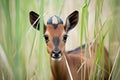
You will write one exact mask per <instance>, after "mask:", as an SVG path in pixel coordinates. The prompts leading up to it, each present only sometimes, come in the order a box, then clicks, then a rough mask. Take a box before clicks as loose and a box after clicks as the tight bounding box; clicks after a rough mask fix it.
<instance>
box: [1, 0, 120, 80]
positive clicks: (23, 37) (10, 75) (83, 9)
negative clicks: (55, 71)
mask: <svg viewBox="0 0 120 80" xmlns="http://www.w3.org/2000/svg"><path fill="white" fill-rule="evenodd" d="M74 10H78V11H79V15H80V17H79V23H78V25H77V27H76V28H75V29H74V30H73V31H72V32H71V33H69V39H68V42H67V45H66V49H67V50H71V49H74V48H76V47H77V46H80V45H81V44H83V43H88V42H91V41H100V42H101V39H102V40H103V41H104V45H105V46H106V47H107V49H108V51H109V54H110V57H111V59H112V62H113V68H112V72H111V73H112V75H113V76H112V80H120V62H119V61H120V26H119V25H120V0H0V80H49V79H50V76H51V72H50V63H49V55H48V54H47V52H46V49H45V44H44V40H43V36H42V31H43V28H42V27H41V31H40V32H39V31H36V30H34V29H33V28H32V26H31V25H30V22H29V12H30V11H35V12H36V13H38V14H40V16H41V18H44V22H45V23H46V21H47V19H48V18H49V17H50V16H52V15H58V16H60V17H61V18H62V19H63V21H65V19H66V17H67V16H68V15H69V14H70V13H71V12H73V11H74ZM41 23H43V19H41ZM41 26H42V24H41ZM103 38H104V39H103ZM101 44H102V43H101ZM68 45H69V46H68Z"/></svg>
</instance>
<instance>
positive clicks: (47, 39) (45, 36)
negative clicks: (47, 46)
mask: <svg viewBox="0 0 120 80" xmlns="http://www.w3.org/2000/svg"><path fill="white" fill-rule="evenodd" d="M44 38H45V41H46V43H47V42H48V41H49V37H48V35H44Z"/></svg>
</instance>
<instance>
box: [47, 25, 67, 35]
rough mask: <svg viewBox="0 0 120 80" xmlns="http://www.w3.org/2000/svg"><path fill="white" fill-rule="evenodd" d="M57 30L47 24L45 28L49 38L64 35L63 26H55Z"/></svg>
mask: <svg viewBox="0 0 120 80" xmlns="http://www.w3.org/2000/svg"><path fill="white" fill-rule="evenodd" d="M56 26H57V28H54V24H48V25H47V26H46V32H48V33H49V34H50V35H51V36H61V35H62V34H64V33H65V30H64V25H63V24H56Z"/></svg>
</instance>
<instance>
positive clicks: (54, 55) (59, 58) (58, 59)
mask: <svg viewBox="0 0 120 80" xmlns="http://www.w3.org/2000/svg"><path fill="white" fill-rule="evenodd" d="M51 59H52V60H53V61H60V60H61V59H62V55H61V53H59V54H55V53H52V54H51Z"/></svg>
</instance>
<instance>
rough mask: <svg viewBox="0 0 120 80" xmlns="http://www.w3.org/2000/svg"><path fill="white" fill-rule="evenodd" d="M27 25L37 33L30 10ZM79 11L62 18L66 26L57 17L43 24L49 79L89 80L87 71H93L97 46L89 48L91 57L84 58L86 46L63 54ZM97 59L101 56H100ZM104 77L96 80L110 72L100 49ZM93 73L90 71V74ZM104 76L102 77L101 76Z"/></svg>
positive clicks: (106, 56)
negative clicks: (50, 73) (48, 61)
mask: <svg viewBox="0 0 120 80" xmlns="http://www.w3.org/2000/svg"><path fill="white" fill-rule="evenodd" d="M29 16H30V23H31V24H32V26H33V27H34V28H35V29H37V30H39V29H40V23H39V20H40V19H39V15H38V14H37V13H35V12H33V11H31V12H30V13H29ZM78 20H79V12H78V11H74V12H73V13H71V14H70V15H69V16H68V17H67V18H66V23H65V24H63V21H62V20H61V18H60V17H58V16H52V17H50V18H49V19H48V21H47V24H44V39H45V41H46V46H47V51H48V53H49V55H50V66H51V71H52V80H90V79H91V78H90V75H92V74H91V71H94V68H95V67H94V66H95V63H94V60H95V57H96V51H97V48H98V46H96V47H95V46H94V45H93V46H91V48H90V53H91V56H89V57H86V55H85V54H86V50H85V47H86V45H83V46H82V47H78V48H76V49H74V50H71V51H68V52H66V50H65V44H66V41H67V38H68V32H69V31H70V30H72V29H73V28H74V27H75V26H76V25H77V23H78ZM100 56H101V55H100ZM104 60H105V62H104V69H102V70H103V71H104V75H102V72H100V73H101V74H100V75H99V79H100V80H101V79H104V80H107V79H108V78H109V74H110V73H109V72H110V70H111V64H110V66H108V64H109V63H111V62H110V60H109V56H108V52H107V50H106V49H105V48H104ZM92 73H93V72H92ZM103 76H104V77H103Z"/></svg>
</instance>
